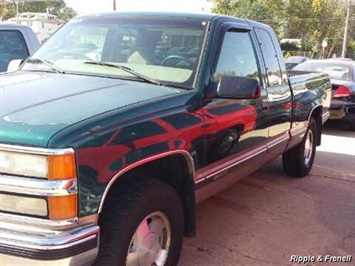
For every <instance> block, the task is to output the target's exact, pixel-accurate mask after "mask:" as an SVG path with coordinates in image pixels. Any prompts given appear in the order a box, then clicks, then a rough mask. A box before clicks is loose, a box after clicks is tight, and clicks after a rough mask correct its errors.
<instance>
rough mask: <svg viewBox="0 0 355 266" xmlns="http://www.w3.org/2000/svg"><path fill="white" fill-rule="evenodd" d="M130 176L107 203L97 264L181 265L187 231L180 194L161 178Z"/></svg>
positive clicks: (101, 222) (111, 195)
mask: <svg viewBox="0 0 355 266" xmlns="http://www.w3.org/2000/svg"><path fill="white" fill-rule="evenodd" d="M130 179H131V180H127V183H126V184H124V185H123V186H121V187H120V188H119V189H116V190H115V191H113V193H111V194H110V195H109V196H110V197H109V198H108V200H109V201H108V202H107V204H105V208H104V212H103V213H102V216H101V217H100V226H101V238H100V242H101V243H100V250H99V256H98V258H97V260H96V262H95V263H94V265H100V266H101V265H107V266H108V265H110V266H111V265H116V266H121V265H127V266H131V265H132V266H152V265H158V266H162V265H177V263H178V260H179V256H180V251H181V247H182V240H183V232H184V213H183V208H182V204H181V200H180V198H179V196H178V195H177V193H176V192H175V190H174V189H173V188H172V187H170V186H169V185H167V184H165V183H163V182H161V181H159V180H155V179H150V178H134V177H133V178H130Z"/></svg>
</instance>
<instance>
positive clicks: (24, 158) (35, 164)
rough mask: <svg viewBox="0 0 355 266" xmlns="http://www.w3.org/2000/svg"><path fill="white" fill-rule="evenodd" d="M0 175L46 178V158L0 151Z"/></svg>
mask: <svg viewBox="0 0 355 266" xmlns="http://www.w3.org/2000/svg"><path fill="white" fill-rule="evenodd" d="M0 173H6V174H11V175H21V176H35V177H39V178H47V175H48V167H47V156H43V155H32V154H26V153H17V152H9V151H0Z"/></svg>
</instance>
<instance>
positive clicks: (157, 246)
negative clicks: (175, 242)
mask: <svg viewBox="0 0 355 266" xmlns="http://www.w3.org/2000/svg"><path fill="white" fill-rule="evenodd" d="M170 243H171V229H170V223H169V220H168V218H167V216H166V215H165V214H164V213H162V212H154V213H151V214H149V215H148V216H146V217H145V218H144V219H143V220H142V221H141V223H140V224H139V225H138V227H137V229H136V231H135V233H134V235H133V237H132V239H131V243H130V245H129V248H128V252H127V258H126V265H127V266H138V265H139V266H152V265H154V266H162V265H164V264H165V262H166V259H167V257H168V253H169V248H170Z"/></svg>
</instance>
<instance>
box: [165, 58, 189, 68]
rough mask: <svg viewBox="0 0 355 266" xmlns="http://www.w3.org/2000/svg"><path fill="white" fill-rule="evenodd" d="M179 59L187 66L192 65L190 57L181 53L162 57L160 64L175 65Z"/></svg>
mask: <svg viewBox="0 0 355 266" xmlns="http://www.w3.org/2000/svg"><path fill="white" fill-rule="evenodd" d="M181 61H183V62H186V63H187V64H188V66H189V67H190V66H193V65H194V64H195V63H194V62H193V61H191V60H190V59H188V58H186V57H184V56H181V55H169V56H167V57H165V58H164V59H163V61H162V62H161V65H162V66H177V64H178V63H180V62H181Z"/></svg>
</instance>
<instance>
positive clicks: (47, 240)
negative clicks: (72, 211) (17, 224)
mask: <svg viewBox="0 0 355 266" xmlns="http://www.w3.org/2000/svg"><path fill="white" fill-rule="evenodd" d="M99 232H100V228H99V227H98V226H97V225H93V226H90V227H85V228H75V230H70V231H69V230H67V231H62V232H50V233H29V232H20V231H12V230H2V229H0V245H9V246H15V247H19V248H29V249H37V250H56V249H65V248H69V247H72V246H75V245H78V244H81V243H83V242H86V241H89V240H92V239H95V238H97V237H98V233H99Z"/></svg>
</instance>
